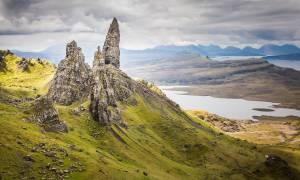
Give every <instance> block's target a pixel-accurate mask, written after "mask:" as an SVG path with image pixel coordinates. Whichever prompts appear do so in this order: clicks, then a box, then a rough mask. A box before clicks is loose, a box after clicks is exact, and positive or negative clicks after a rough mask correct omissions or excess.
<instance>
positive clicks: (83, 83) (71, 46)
mask: <svg viewBox="0 0 300 180" xmlns="http://www.w3.org/2000/svg"><path fill="white" fill-rule="evenodd" d="M89 82H90V68H89V66H88V65H87V64H85V63H84V56H83V54H82V52H81V48H80V47H77V43H76V42H75V41H72V42H70V43H68V44H67V47H66V57H65V59H63V60H62V61H61V62H60V63H59V64H58V68H57V71H56V73H55V75H54V78H53V80H52V82H51V86H50V89H49V92H48V97H49V98H50V99H52V100H53V101H54V102H56V103H59V104H63V105H70V104H72V103H73V102H74V101H78V100H83V99H85V98H87V97H88V95H89V90H90V89H89Z"/></svg>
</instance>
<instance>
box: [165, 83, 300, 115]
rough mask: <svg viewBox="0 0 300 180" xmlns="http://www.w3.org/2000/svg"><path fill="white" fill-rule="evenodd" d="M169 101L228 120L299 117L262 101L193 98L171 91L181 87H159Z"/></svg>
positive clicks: (295, 113)
mask: <svg viewBox="0 0 300 180" xmlns="http://www.w3.org/2000/svg"><path fill="white" fill-rule="evenodd" d="M159 87H160V88H161V89H162V90H163V92H164V93H165V94H166V95H167V97H169V98H170V99H171V100H173V101H174V102H176V103H177V104H179V105H180V107H181V108H183V109H185V110H197V109H200V110H205V111H208V112H211V113H214V114H217V115H220V116H223V117H226V118H229V119H235V120H250V119H251V120H254V118H253V116H261V115H267V116H276V117H285V116H289V115H293V116H299V117H300V111H299V110H296V109H288V108H274V107H273V106H274V105H278V104H277V103H272V102H263V101H248V100H244V99H229V98H215V97H210V96H193V95H188V94H186V92H184V91H174V90H171V89H172V88H175V87H182V86H159ZM254 108H266V109H272V110H274V111H271V112H262V111H256V110H253V109H254Z"/></svg>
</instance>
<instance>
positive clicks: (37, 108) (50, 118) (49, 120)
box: [31, 97, 68, 132]
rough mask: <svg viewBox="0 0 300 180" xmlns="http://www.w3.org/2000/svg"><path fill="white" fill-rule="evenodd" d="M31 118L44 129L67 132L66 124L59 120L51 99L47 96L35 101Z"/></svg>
mask: <svg viewBox="0 0 300 180" xmlns="http://www.w3.org/2000/svg"><path fill="white" fill-rule="evenodd" d="M31 120H32V121H33V122H37V123H38V124H39V125H40V126H42V127H43V128H44V129H45V130H46V131H53V132H68V127H67V125H66V124H65V123H63V122H61V121H60V119H59V116H58V112H57V110H56V109H55V107H54V106H53V102H52V100H51V99H49V98H47V97H41V98H39V99H37V100H36V101H35V103H34V105H33V115H32V118H31Z"/></svg>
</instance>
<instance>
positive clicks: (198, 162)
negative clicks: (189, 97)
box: [0, 56, 277, 180]
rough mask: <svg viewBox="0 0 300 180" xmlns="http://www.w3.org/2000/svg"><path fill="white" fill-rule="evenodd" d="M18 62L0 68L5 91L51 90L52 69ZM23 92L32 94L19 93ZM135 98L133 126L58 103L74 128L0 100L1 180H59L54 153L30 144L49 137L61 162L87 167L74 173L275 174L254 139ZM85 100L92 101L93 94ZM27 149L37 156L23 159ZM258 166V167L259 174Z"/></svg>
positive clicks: (129, 115) (127, 113) (126, 115)
mask: <svg viewBox="0 0 300 180" xmlns="http://www.w3.org/2000/svg"><path fill="white" fill-rule="evenodd" d="M16 58H17V57H13V56H11V57H7V61H9V62H10V61H12V62H14V61H16ZM12 62H10V63H11V64H9V65H8V66H9V67H10V68H11V69H10V70H9V72H5V73H1V75H0V82H1V87H2V88H3V89H5V91H2V92H3V93H2V95H3V96H8V97H11V96H13V97H15V98H20V97H33V96H35V95H36V94H37V93H41V94H43V93H45V92H46V90H47V83H48V82H49V81H50V79H51V77H52V76H53V72H54V69H50V67H42V66H40V65H36V66H33V67H31V69H30V73H27V72H19V71H18V69H16V68H15V67H16V66H15V63H12ZM49 65H50V64H49ZM50 66H51V67H53V66H52V65H50ZM43 73H44V75H40V74H43ZM12 78H17V79H16V81H13V79H12ZM27 86H28V87H30V88H28V87H27ZM32 87H35V88H36V89H37V90H36V91H37V92H35V91H33V90H32ZM19 91H21V92H26V93H23V94H22V95H20V94H18V93H19ZM134 98H135V99H136V100H137V104H136V105H134V106H129V105H127V104H120V107H121V109H122V117H123V120H124V121H125V122H126V123H127V128H124V127H120V126H118V125H112V126H111V127H101V126H100V125H99V124H98V123H97V122H95V121H94V120H92V118H91V116H90V114H89V112H88V110H86V111H84V112H82V113H81V114H80V115H75V114H74V113H73V112H72V111H73V110H74V109H75V108H77V107H78V106H80V103H78V102H76V103H73V104H72V105H70V106H60V105H56V108H57V109H58V112H59V116H60V119H61V120H63V121H65V122H66V124H67V125H68V127H69V132H68V133H50V132H44V131H43V130H42V129H41V128H40V127H39V126H38V125H36V124H34V123H29V122H26V121H25V119H26V118H28V116H29V114H27V113H26V112H27V110H28V109H29V108H30V103H20V104H18V105H14V104H10V103H6V102H0V113H1V116H0V132H1V136H0V143H1V144H0V174H1V177H2V179H20V178H22V177H26V178H30V177H35V178H36V179H41V178H42V177H48V178H54V179H57V177H55V173H54V172H53V171H51V170H47V168H46V166H47V164H48V163H51V164H54V162H55V160H54V159H53V157H48V156H46V155H45V153H44V152H42V151H37V152H32V151H31V150H32V149H33V148H34V147H36V146H37V145H38V144H40V143H45V146H46V149H51V148H52V149H53V150H52V152H54V153H56V154H57V157H58V159H59V160H60V161H62V164H61V165H60V166H56V167H57V168H58V169H62V170H65V169H68V168H69V167H70V166H72V165H74V164H76V163H81V164H82V165H83V166H84V168H83V169H82V171H76V172H73V173H70V174H69V175H68V176H69V179H162V180H164V179H256V178H258V179H273V178H277V177H273V174H272V173H271V172H270V171H269V170H268V169H267V168H266V167H265V165H264V153H261V152H259V151H260V150H258V149H257V148H256V146H255V145H254V144H250V143H247V142H246V141H241V140H237V139H234V138H231V137H229V136H226V135H224V134H222V133H220V132H219V131H218V130H216V129H215V128H213V127H211V126H210V125H209V124H207V123H205V122H204V121H202V120H201V119H199V118H196V117H189V116H188V115H187V114H185V113H184V112H183V111H181V110H180V109H178V108H177V107H176V106H174V105H173V104H171V103H170V102H168V101H167V100H165V99H164V98H161V96H160V95H153V96H149V97H144V96H142V95H141V94H135V95H134ZM83 106H84V107H86V108H88V106H89V101H86V102H84V103H83ZM70 146H71V147H72V146H73V148H70ZM63 152H67V154H68V156H66V155H65V154H64V153H63ZM26 155H31V157H32V158H33V159H34V161H35V162H33V163H28V162H26V161H24V159H23V158H24V156H26ZM256 170H260V173H258V174H255V173H253V172H254V171H256ZM43 171H45V174H43V173H41V172H43Z"/></svg>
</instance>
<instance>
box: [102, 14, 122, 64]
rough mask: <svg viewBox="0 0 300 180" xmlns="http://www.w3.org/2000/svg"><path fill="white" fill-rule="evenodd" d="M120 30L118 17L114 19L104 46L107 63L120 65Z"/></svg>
mask: <svg viewBox="0 0 300 180" xmlns="http://www.w3.org/2000/svg"><path fill="white" fill-rule="evenodd" d="M119 44H120V30H119V24H118V21H117V19H116V18H114V19H113V21H112V23H111V25H110V27H109V30H108V33H107V35H106V39H105V42H104V46H103V50H102V52H103V54H104V59H105V64H112V65H114V66H115V67H117V68H119V67H120V48H119Z"/></svg>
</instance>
